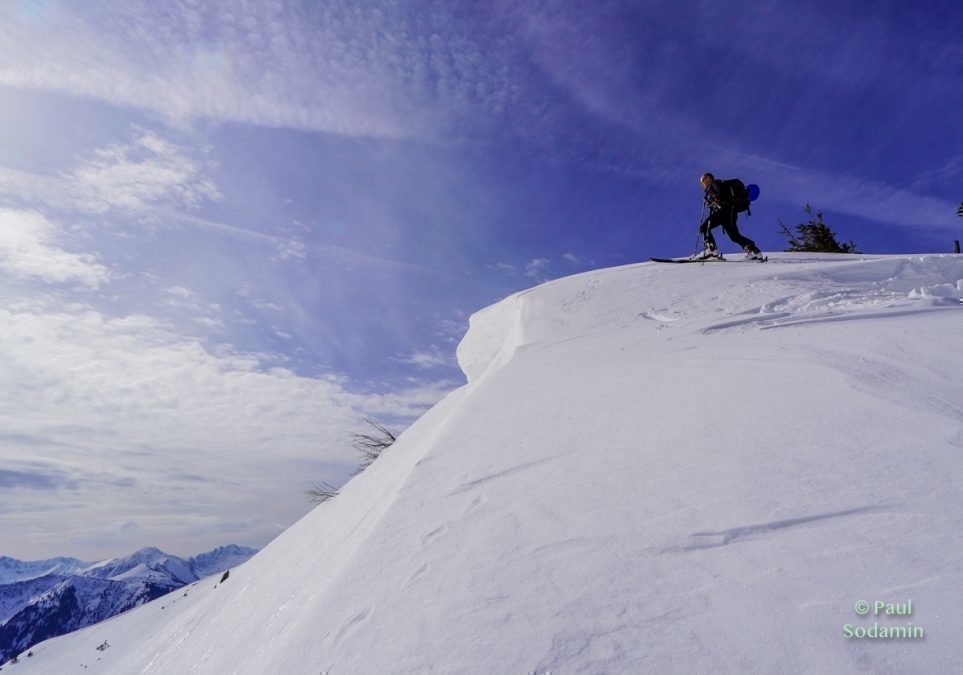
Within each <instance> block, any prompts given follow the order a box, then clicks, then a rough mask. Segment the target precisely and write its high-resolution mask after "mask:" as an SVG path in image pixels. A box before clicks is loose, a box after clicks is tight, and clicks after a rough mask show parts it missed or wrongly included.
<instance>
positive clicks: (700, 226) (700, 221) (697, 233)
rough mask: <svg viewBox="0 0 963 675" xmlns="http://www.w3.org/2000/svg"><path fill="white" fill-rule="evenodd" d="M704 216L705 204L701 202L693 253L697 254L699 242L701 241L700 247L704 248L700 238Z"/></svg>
mask: <svg viewBox="0 0 963 675" xmlns="http://www.w3.org/2000/svg"><path fill="white" fill-rule="evenodd" d="M705 214H706V203H705V201H703V202H702V211H701V212H700V213H699V229H698V230H697V231H696V246H695V250H694V251H693V253H698V252H699V240H700V239H702V240H703V241H702V245H703V247H704V246H705V239H703V237H702V217H703V216H704V215H705Z"/></svg>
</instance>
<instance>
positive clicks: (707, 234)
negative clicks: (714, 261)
mask: <svg viewBox="0 0 963 675" xmlns="http://www.w3.org/2000/svg"><path fill="white" fill-rule="evenodd" d="M714 216H715V214H711V215H710V216H709V217H708V218H706V219H705V220H704V221H703V222H702V225H701V226H699V234H701V235H702V243H703V247H704V248H705V249H707V250H711V251H715V250H716V248H717V246H716V238H715V237H713V236H712V228H713V227H716V226H717V225H718V224H719V223H715V222H713V220H714Z"/></svg>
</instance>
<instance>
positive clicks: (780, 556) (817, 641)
mask: <svg viewBox="0 0 963 675" xmlns="http://www.w3.org/2000/svg"><path fill="white" fill-rule="evenodd" d="M772 257H773V259H772V260H771V261H770V262H769V263H767V264H764V265H760V264H755V263H731V264H730V263H725V264H718V263H716V264H708V265H705V266H699V265H678V266H672V265H658V264H652V263H647V264H640V265H630V266H626V267H621V268H616V269H610V270H602V271H598V272H591V273H586V274H582V275H578V276H575V277H569V278H566V279H561V280H558V281H554V282H551V283H548V284H544V285H542V286H539V287H538V288H535V289H532V290H530V291H526V292H523V293H519V294H516V295H514V296H512V297H511V298H508V299H506V300H505V301H503V302H501V303H499V304H497V305H494V306H493V307H490V308H487V309H485V310H482V311H481V312H479V313H477V314H476V315H475V316H473V317H472V321H471V328H470V330H469V332H468V334H467V335H466V336H465V339H464V340H463V342H462V343H461V345H460V346H459V349H458V357H459V361H460V363H461V364H462V367H463V369H464V371H465V373H466V375H467V377H468V379H469V382H470V384H468V385H466V386H464V387H462V388H461V389H459V390H457V391H455V392H453V393H452V394H450V395H449V396H448V397H446V398H445V399H444V400H443V401H441V402H440V403H439V404H438V405H436V406H435V407H434V408H433V409H432V410H431V411H429V412H428V413H427V414H426V415H425V416H424V417H423V418H422V419H420V420H419V421H418V422H417V423H416V424H414V425H413V426H412V427H411V428H410V429H408V430H407V431H406V432H405V433H404V434H402V436H401V437H400V438H399V439H398V441H397V442H396V444H395V445H394V446H393V447H392V448H391V449H390V450H389V451H388V452H386V453H385V454H384V455H383V456H382V457H381V458H380V459H379V460H378V461H377V462H376V463H375V464H374V465H373V466H372V467H371V468H370V469H369V470H368V471H366V472H365V473H363V474H361V475H360V476H358V477H357V478H355V479H354V480H353V481H352V482H351V483H349V484H348V485H347V486H346V487H345V488H344V489H343V490H342V492H341V494H340V495H339V496H338V497H337V498H336V499H334V500H332V501H330V502H328V503H325V504H323V505H321V506H319V507H318V508H316V509H315V510H314V511H312V512H311V513H310V514H308V515H307V516H306V517H305V518H304V519H302V520H301V521H299V522H298V523H296V524H295V525H294V526H292V527H291V528H290V529H288V530H287V531H286V532H285V533H283V534H282V535H281V536H280V537H278V538H277V539H276V540H275V541H274V542H272V544H271V545H270V546H268V547H267V548H266V549H264V550H263V551H262V552H261V553H259V554H258V555H257V556H255V557H254V558H253V559H252V560H251V561H250V562H249V563H247V564H245V565H244V566H243V567H241V568H239V569H237V570H233V571H232V572H231V575H230V578H229V579H228V580H227V581H225V582H224V583H221V584H218V585H217V586H216V587H215V585H214V583H213V582H214V580H213V579H208V580H206V581H205V582H201V583H200V584H197V585H195V586H194V587H192V589H191V590H190V592H189V594H188V596H187V597H180V598H179V599H178V600H177V603H176V605H172V604H170V603H168V604H166V605H163V608H162V606H161V605H160V604H159V603H161V602H163V600H161V601H155V602H153V603H150V604H148V605H146V606H144V607H142V608H139V609H137V610H134V611H132V612H129V613H128V614H125V615H124V616H122V617H118V618H115V619H113V620H110V621H107V622H104V623H102V624H99V625H97V626H94V627H91V628H89V629H86V630H83V631H79V632H77V633H74V634H72V635H68V636H64V637H62V638H59V639H56V640H52V641H49V642H46V643H43V644H41V645H38V646H37V647H35V648H34V652H35V656H34V657H33V658H31V659H29V660H24V661H22V662H21V664H20V665H18V666H17V668H18V670H17V671H16V672H18V673H31V672H49V673H59V672H70V671H75V670H77V669H78V668H80V667H81V666H86V667H87V668H86V669H85V670H84V672H111V673H138V672H156V673H174V672H176V673H232V672H238V673H293V672H331V673H386V672H392V673H396V672H446V673H452V672H453V673H477V672H532V671H537V672H544V671H552V672H557V673H562V672H673V673H699V672H765V673H778V672H794V673H795V672H811V673H829V672H854V671H864V672H887V673H919V672H953V671H954V670H956V669H957V668H958V664H959V663H960V662H961V661H963V647H960V645H959V640H958V632H959V626H960V625H963V608H961V606H960V603H959V588H960V587H961V583H963V565H961V558H963V535H961V533H963V527H961V525H963V498H961V493H960V490H959V485H960V483H961V479H963V472H961V463H963V461H961V457H963V453H961V451H963V433H961V428H963V409H961V401H963V378H960V376H959V373H960V372H961V369H963V352H961V350H960V349H959V344H958V343H959V335H960V334H961V329H963V312H961V308H960V297H959V292H958V291H959V290H960V289H961V288H963V258H961V257H959V256H956V257H954V256H816V255H810V256H807V255H776V256H772ZM951 288H955V289H957V293H953V292H951V290H950V289H951ZM253 479H255V478H254V477H252V480H253ZM908 599H911V600H912V607H913V615H912V616H911V617H877V618H875V619H874V618H873V617H868V618H862V617H860V616H857V615H856V614H855V612H854V610H853V605H854V603H855V602H856V601H857V600H867V601H869V602H873V601H876V600H879V601H885V602H889V603H897V602H905V601H906V600H908ZM908 618H909V619H910V620H911V621H912V622H913V623H914V624H915V625H919V626H922V627H923V628H924V629H925V635H926V637H925V639H924V640H923V641H909V640H902V641H887V642H879V641H877V642H873V641H868V640H863V641H855V640H847V639H846V638H845V637H844V635H843V626H844V624H847V623H850V624H854V625H861V626H868V625H872V623H873V621H874V620H875V621H878V622H879V623H881V624H883V625H905V623H906V622H907V619H908ZM105 640H106V641H108V642H109V644H110V648H109V649H106V650H105V651H103V652H96V651H95V647H96V646H97V645H99V644H101V643H103V642H104V641H105ZM98 659H99V660H98Z"/></svg>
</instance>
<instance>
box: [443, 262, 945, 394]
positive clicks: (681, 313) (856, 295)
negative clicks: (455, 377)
mask: <svg viewBox="0 0 963 675" xmlns="http://www.w3.org/2000/svg"><path fill="white" fill-rule="evenodd" d="M733 266H740V267H741V268H742V269H738V270H735V271H734V270H733V269H732V268H733ZM673 269H674V272H673ZM673 269H670V268H666V267H665V266H664V265H656V264H646V265H644V266H639V265H627V266H624V267H621V268H614V269H609V270H604V271H603V272H586V273H583V274H579V275H575V276H571V277H566V278H564V279H558V280H555V281H551V282H548V283H546V284H543V285H542V286H540V287H538V288H537V289H530V290H527V291H522V292H520V293H516V294H514V295H512V296H509V297H508V298H505V299H504V300H502V301H501V302H498V303H496V304H494V305H492V306H490V307H487V308H485V309H483V310H481V311H479V312H476V313H475V314H473V315H472V316H471V319H470V325H469V330H468V332H467V333H466V335H465V337H464V339H463V340H462V341H461V343H460V344H459V345H458V351H457V355H458V363H459V366H460V367H461V369H462V371H463V372H464V373H465V376H466V377H467V378H468V381H469V382H474V381H476V380H477V379H478V378H479V377H481V376H482V375H483V374H484V373H485V372H486V371H487V370H488V369H489V368H490V367H492V366H493V365H494V366H495V367H496V368H497V367H498V366H499V365H501V364H503V363H505V362H506V361H507V360H508V359H509V358H511V356H512V355H513V354H514V353H515V351H516V350H517V349H518V348H520V347H522V346H523V345H525V344H528V343H533V342H540V341H545V340H564V339H568V338H571V337H577V336H579V335H583V334H585V333H586V332H587V331H591V330H596V329H605V328H609V329H611V328H616V327H618V326H620V325H621V326H623V327H624V325H626V322H627V321H631V320H634V319H635V318H636V316H642V317H644V318H647V319H651V320H653V321H656V322H661V323H664V324H670V323H673V322H677V321H680V320H683V319H685V318H687V316H688V317H689V318H696V319H701V318H704V315H703V314H701V313H700V314H696V315H695V316H694V317H693V316H691V312H689V311H687V309H688V308H697V307H701V306H703V303H707V302H710V301H711V300H712V299H713V293H714V292H715V291H716V290H718V283H719V282H720V281H723V282H724V281H725V276H721V275H727V274H728V275H730V276H732V275H737V276H738V278H739V279H740V280H741V279H747V280H748V283H753V284H755V286H756V288H754V289H753V290H754V292H752V293H739V294H736V293H732V292H731V291H730V292H728V293H727V294H726V296H725V301H726V304H725V306H724V307H721V308H719V309H718V310H716V311H717V312H718V311H722V312H725V313H726V314H729V315H735V316H739V317H740V318H739V319H738V320H737V322H736V324H734V325H738V322H740V321H746V322H752V323H756V324H758V325H760V326H777V325H782V324H783V323H785V322H786V321H787V320H791V321H817V320H830V319H841V318H844V317H847V316H851V317H856V316H860V315H863V314H865V313H866V312H868V311H876V310H879V311H880V312H882V313H883V314H890V315H891V314H894V313H900V312H903V311H915V309H914V308H927V307H938V306H953V305H958V304H959V302H960V296H961V293H963V278H959V277H960V275H961V274H963V273H961V270H960V258H959V256H952V255H928V256H919V255H915V256H869V255H835V254H812V253H810V254H807V253H794V254H770V262H769V263H766V264H764V265H760V264H759V263H747V262H743V261H741V260H738V259H735V258H734V259H733V261H730V262H727V263H723V264H722V265H721V266H720V264H719V263H707V264H706V265H701V266H700V265H688V266H686V267H685V268H681V269H675V268H673ZM676 274H687V275H689V277H687V278H685V281H691V280H692V277H695V278H696V279H698V278H699V275H702V278H704V279H706V280H707V281H709V282H710V283H707V284H706V285H705V286H704V287H701V288H699V290H698V292H697V294H696V295H694V296H692V297H687V298H681V297H679V298H677V296H678V289H679V288H680V286H678V284H679V281H680V277H678V276H675V275H676ZM704 275H709V276H704ZM762 281H764V282H765V287H762V285H761V282H762ZM685 287H686V288H689V286H688V285H687V286H685ZM606 294H614V295H615V296H616V297H618V298H619V299H621V298H624V299H626V300H628V301H629V302H631V297H630V294H636V297H638V298H639V300H640V301H644V300H647V299H650V298H652V297H655V298H663V299H673V300H675V299H677V300H678V302H671V303H661V304H665V305H666V306H665V307H649V308H648V309H646V310H645V311H644V312H642V313H641V314H639V315H636V316H633V315H632V314H631V313H623V312H622V311H621V309H622V305H621V304H619V305H618V308H619V309H618V310H617V311H615V312H612V311H606V312H605V313H604V314H600V313H599V310H600V309H602V307H603V305H600V304H599V303H595V302H592V301H590V298H592V297H593V296H599V295H602V296H604V295H606ZM766 299H768V301H765V300H766ZM743 317H744V318H743ZM725 327H731V326H730V325H729V324H726V325H725V326H715V325H709V326H706V327H705V329H706V330H717V329H721V328H725Z"/></svg>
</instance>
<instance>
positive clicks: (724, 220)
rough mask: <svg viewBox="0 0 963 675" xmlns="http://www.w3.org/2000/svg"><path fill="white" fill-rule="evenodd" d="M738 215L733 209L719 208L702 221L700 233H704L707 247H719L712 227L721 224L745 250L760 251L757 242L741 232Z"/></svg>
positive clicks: (703, 236) (728, 235) (727, 234)
mask: <svg viewBox="0 0 963 675" xmlns="http://www.w3.org/2000/svg"><path fill="white" fill-rule="evenodd" d="M738 217H739V214H737V213H736V212H735V211H733V210H732V209H719V210H718V211H713V212H712V213H710V214H709V217H708V218H706V219H705V220H704V221H702V225H700V226H699V233H700V234H701V235H702V240H703V241H704V242H705V246H706V248H718V247H717V246H716V239H715V237H713V236H712V228H714V227H720V226H721V227H722V231H723V232H725V233H726V236H727V237H729V238H730V239H731V240H732V241H733V242H734V243H735V244H737V245H739V246H741V247H742V249H743V250H744V251H748V252H749V253H758V252H759V249H758V247H757V246H756V242H754V241H753V240H752V239H749V238H748V237H744V236H742V235H741V234H740V233H739V228H738V227H737V226H736V218H738Z"/></svg>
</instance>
